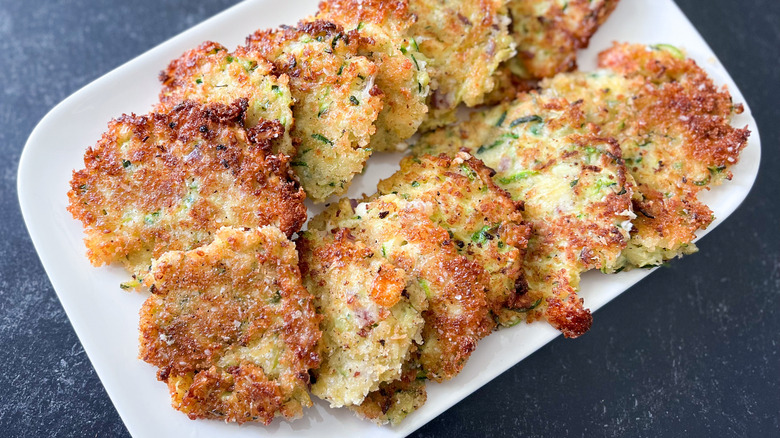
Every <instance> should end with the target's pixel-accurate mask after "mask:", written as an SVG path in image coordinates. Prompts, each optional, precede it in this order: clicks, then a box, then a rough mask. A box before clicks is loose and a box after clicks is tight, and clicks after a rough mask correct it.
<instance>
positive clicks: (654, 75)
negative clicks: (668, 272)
mask: <svg viewBox="0 0 780 438" xmlns="http://www.w3.org/2000/svg"><path fill="white" fill-rule="evenodd" d="M599 64H600V66H601V67H602V68H604V70H601V71H597V72H594V73H569V74H561V75H558V76H556V77H554V78H552V79H550V80H547V81H544V82H543V83H542V84H541V85H542V88H543V93H544V94H546V95H549V96H561V97H564V98H566V99H568V100H569V101H581V102H582V109H583V111H584V113H585V117H586V120H587V121H588V122H592V123H595V124H596V125H598V126H599V127H600V130H601V134H602V135H605V136H610V137H614V138H616V139H617V140H618V141H619V142H620V146H621V148H622V150H623V157H624V159H625V161H626V165H627V167H628V169H629V171H630V172H631V174H632V175H633V176H634V178H635V179H636V182H637V184H638V190H639V192H640V193H641V197H640V198H639V199H637V200H635V202H634V211H635V212H636V214H637V215H638V217H637V218H636V220H635V221H634V231H633V232H632V238H631V241H630V242H629V245H628V248H626V250H625V251H623V254H622V260H620V261H619V263H617V264H616V265H615V266H614V269H620V268H621V267H624V266H625V267H642V266H657V265H659V264H661V263H663V262H664V260H667V259H671V258H674V257H675V256H681V255H683V254H689V253H691V252H694V251H695V250H696V247H695V246H694V244H693V243H692V240H693V239H694V238H695V237H696V235H695V233H696V231H698V230H699V229H704V228H706V227H707V225H709V223H710V222H711V221H712V212H711V211H710V209H709V208H708V207H707V206H706V205H704V204H703V203H701V202H700V201H699V200H698V199H697V194H698V192H699V191H701V190H703V189H707V188H708V187H709V186H711V185H715V184H720V183H721V182H722V181H723V180H726V179H731V172H730V171H729V170H728V169H729V167H730V166H732V165H733V164H735V163H736V162H737V160H738V158H739V153H740V151H741V150H742V149H743V148H744V147H745V146H746V144H747V138H748V136H749V134H750V133H749V131H748V130H747V128H743V129H736V128H734V127H732V126H730V124H729V121H730V118H731V116H732V115H733V114H738V113H740V112H742V106H741V105H735V104H734V103H733V102H732V100H731V96H730V95H729V93H728V92H727V91H726V90H725V89H718V88H716V87H715V85H714V84H713V82H712V80H710V79H709V78H708V77H707V75H706V73H705V72H704V71H703V70H702V69H701V68H700V67H698V66H697V65H696V63H695V62H694V61H693V60H690V59H686V58H685V57H684V56H683V54H682V53H681V52H680V51H679V50H678V49H676V48H674V47H672V46H668V45H658V46H650V47H648V46H644V45H632V44H616V45H614V46H613V47H612V48H610V49H608V50H606V51H604V52H602V53H601V55H600V56H599Z"/></svg>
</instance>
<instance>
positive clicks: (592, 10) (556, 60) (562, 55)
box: [508, 0, 618, 79]
mask: <svg viewBox="0 0 780 438" xmlns="http://www.w3.org/2000/svg"><path fill="white" fill-rule="evenodd" d="M617 3H618V0H510V1H509V2H508V7H509V13H510V15H511V16H512V26H511V32H512V36H513V37H514V40H515V43H516V44H517V56H516V57H515V58H513V59H512V60H511V61H509V62H508V65H509V68H510V69H511V70H512V72H514V74H516V75H517V76H519V77H521V78H525V79H533V78H536V79H540V78H547V77H551V76H554V75H555V74H557V73H561V72H567V71H572V70H574V69H575V68H576V67H577V50H578V49H584V48H586V47H588V42H589V41H590V38H591V37H592V36H593V34H594V33H596V30H598V28H599V26H601V24H602V23H604V21H606V19H607V18H608V17H609V15H610V14H611V13H612V11H613V10H614V9H615V6H617Z"/></svg>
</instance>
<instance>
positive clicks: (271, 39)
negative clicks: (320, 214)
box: [244, 21, 382, 202]
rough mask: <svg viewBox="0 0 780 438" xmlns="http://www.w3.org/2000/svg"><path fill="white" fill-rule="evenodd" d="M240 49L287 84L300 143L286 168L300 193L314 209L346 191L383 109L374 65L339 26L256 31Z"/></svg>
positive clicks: (321, 24) (368, 151)
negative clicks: (298, 183)
mask: <svg viewBox="0 0 780 438" xmlns="http://www.w3.org/2000/svg"><path fill="white" fill-rule="evenodd" d="M244 50H246V51H248V52H254V51H256V52H258V53H260V54H261V55H262V56H263V57H265V58H266V59H268V60H270V61H271V62H272V63H273V64H274V66H275V67H276V69H277V70H278V71H279V72H281V73H282V74H286V75H287V76H289V77H290V83H289V85H290V90H291V92H292V97H293V99H294V100H295V103H294V105H293V116H294V117H295V126H294V128H293V131H292V136H293V138H295V139H297V140H298V141H300V145H299V146H298V153H297V155H296V156H295V158H294V159H293V161H292V163H291V164H292V166H293V167H294V169H295V172H296V173H297V174H298V177H299V178H300V181H301V185H302V186H303V188H304V190H305V191H306V194H307V195H308V196H309V197H310V198H311V199H312V200H314V201H316V202H320V201H323V200H325V199H326V198H327V197H329V196H331V195H334V194H341V193H344V192H346V191H347V188H348V187H349V184H350V182H351V181H352V178H353V177H354V176H355V175H356V174H358V173H360V172H361V171H362V170H363V166H364V164H365V162H366V160H367V159H368V157H369V156H370V155H371V149H370V148H369V147H368V145H369V139H370V137H371V135H373V134H374V132H375V131H376V128H375V126H374V122H375V121H376V119H377V116H378V115H379V112H380V110H381V109H382V92H381V91H380V89H379V87H377V86H376V85H375V83H376V76H377V73H378V69H377V66H376V64H375V63H373V62H372V61H370V60H369V59H368V58H366V57H364V56H359V54H358V53H357V43H356V42H355V41H354V38H350V36H349V34H347V33H345V32H344V30H343V28H342V27H341V26H338V25H336V24H333V23H329V22H325V21H313V22H309V23H301V24H300V25H299V27H298V28H292V27H284V28H281V29H276V30H265V31H257V32H256V33H254V34H253V35H251V36H249V37H248V38H247V46H246V48H245V49H244Z"/></svg>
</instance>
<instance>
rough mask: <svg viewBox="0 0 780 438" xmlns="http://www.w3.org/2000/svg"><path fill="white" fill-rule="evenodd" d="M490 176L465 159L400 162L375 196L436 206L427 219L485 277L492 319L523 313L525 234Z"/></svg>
mask: <svg viewBox="0 0 780 438" xmlns="http://www.w3.org/2000/svg"><path fill="white" fill-rule="evenodd" d="M493 173H494V172H493V171H492V170H490V169H488V168H487V167H485V165H484V164H483V163H482V162H480V161H479V160H477V159H476V158H473V157H471V156H469V155H468V154H466V153H461V154H459V155H458V156H457V157H456V158H455V159H449V158H447V157H445V156H440V157H432V156H422V157H406V158H404V159H403V160H402V161H401V169H400V170H399V171H398V172H396V173H395V174H393V175H392V176H391V177H390V178H388V179H385V180H383V181H381V182H380V183H379V185H378V186H377V192H378V193H379V194H390V193H392V194H397V195H399V196H401V197H403V198H404V199H406V200H409V201H413V202H422V203H423V204H425V205H435V206H436V208H435V209H434V210H433V212H434V214H433V216H431V219H432V220H434V221H435V222H436V223H437V224H438V225H440V226H442V227H444V228H445V229H446V230H447V232H448V233H449V234H450V238H451V239H452V240H453V241H454V242H455V245H456V246H457V248H458V252H459V253H460V254H462V255H464V256H465V257H466V258H468V259H469V260H472V261H475V262H477V264H479V265H480V266H482V267H483V268H484V269H485V270H486V271H487V273H488V274H489V275H490V287H489V289H488V292H487V300H488V305H489V307H490V310H491V312H492V313H493V314H494V316H497V315H499V313H500V312H501V311H502V309H505V308H509V309H512V308H522V307H524V306H523V305H522V304H519V303H520V302H521V301H523V299H522V298H521V296H522V294H524V293H525V291H526V289H527V284H526V281H525V277H524V276H523V275H522V264H523V258H524V257H525V248H526V246H527V243H528V237H529V236H530V233H531V229H530V226H528V225H527V224H526V223H524V222H523V218H522V214H521V213H520V212H521V211H522V209H523V204H522V203H519V202H515V201H513V200H512V199H511V197H510V196H509V194H508V193H506V192H505V191H504V190H503V189H501V188H499V187H498V186H497V185H496V184H495V183H494V182H493V180H492V179H491V176H492V175H493Z"/></svg>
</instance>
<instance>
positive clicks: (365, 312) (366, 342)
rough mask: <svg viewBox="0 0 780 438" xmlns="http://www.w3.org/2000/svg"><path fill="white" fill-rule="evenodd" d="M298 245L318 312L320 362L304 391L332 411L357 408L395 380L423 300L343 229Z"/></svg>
mask: <svg viewBox="0 0 780 438" xmlns="http://www.w3.org/2000/svg"><path fill="white" fill-rule="evenodd" d="M298 245H299V249H300V254H301V273H302V275H303V278H304V285H305V286H306V288H307V289H308V290H310V291H311V292H312V293H313V294H314V296H315V297H316V305H317V311H318V313H320V314H321V315H323V322H322V329H323V338H322V346H323V362H322V365H321V366H320V368H319V369H317V370H316V371H314V376H315V382H314V384H313V385H312V392H313V393H314V395H316V396H318V397H320V398H322V399H325V400H328V401H329V402H330V403H331V406H334V407H341V406H344V405H354V404H359V403H361V402H362V401H363V399H364V398H365V397H366V395H367V394H368V393H369V392H370V391H374V390H376V389H378V388H379V385H380V383H383V382H391V381H393V380H395V379H397V378H399V377H400V376H401V365H402V364H403V363H404V361H405V360H406V359H407V358H408V357H409V354H410V351H411V350H412V348H413V347H414V341H416V342H418V343H419V342H420V331H421V330H422V325H423V319H422V315H421V313H422V310H423V309H424V307H425V305H426V303H425V301H424V297H422V296H415V297H414V299H411V297H410V295H409V294H408V293H406V292H405V290H404V289H405V288H406V283H407V280H406V276H405V274H404V272H403V271H402V270H400V269H398V268H396V267H395V266H393V265H392V264H391V263H389V262H388V261H387V260H385V259H384V258H383V257H382V256H381V255H380V254H376V253H374V251H372V250H371V249H369V248H368V247H366V246H365V244H363V243H362V242H360V241H357V240H356V239H355V238H354V237H353V236H352V235H351V234H350V232H349V230H348V229H333V230H325V231H317V230H310V231H306V232H304V233H302V235H301V238H299V240H298Z"/></svg>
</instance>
